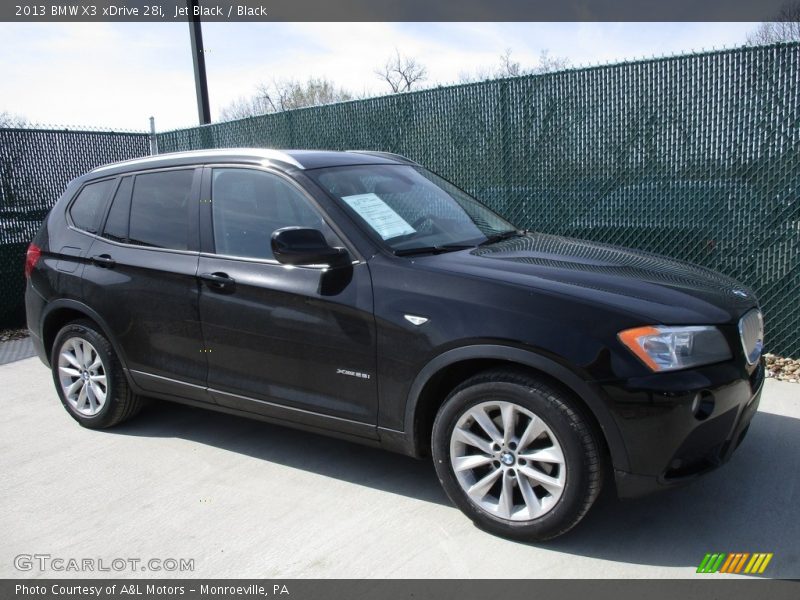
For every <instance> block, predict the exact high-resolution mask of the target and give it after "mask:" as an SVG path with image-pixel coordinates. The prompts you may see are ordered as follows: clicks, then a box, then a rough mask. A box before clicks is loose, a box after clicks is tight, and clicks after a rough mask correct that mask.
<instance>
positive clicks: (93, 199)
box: [69, 179, 114, 233]
mask: <svg viewBox="0 0 800 600" xmlns="http://www.w3.org/2000/svg"><path fill="white" fill-rule="evenodd" d="M113 187H114V180H113V179H106V180H105V181H98V182H97V183H90V184H88V185H85V186H83V189H82V190H81V192H80V194H78V197H77V198H75V201H74V202H73V203H72V206H71V207H70V209H69V216H70V217H71V218H72V223H73V224H74V225H75V227H77V228H78V229H83V230H84V231H88V232H90V233H97V231H98V229H99V228H100V221H101V220H102V218H103V214H104V213H105V210H106V202H107V201H108V196H109V194H110V193H111V189H112V188H113Z"/></svg>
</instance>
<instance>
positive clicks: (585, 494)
mask: <svg viewBox="0 0 800 600" xmlns="http://www.w3.org/2000/svg"><path fill="white" fill-rule="evenodd" d="M482 423H483V425H482ZM506 425H510V426H506ZM490 429H494V430H493V431H492V432H491V434H490V433H489V430H490ZM506 431H508V432H509V433H508V434H505V432H506ZM490 440H491V441H490ZM431 442H432V444H431V446H432V454H433V461H434V465H435V467H436V473H437V475H438V476H439V481H440V482H441V484H442V487H444V489H445V491H446V492H447V495H448V496H449V497H450V499H451V500H452V501H453V503H454V504H456V506H458V507H459V508H460V509H461V510H462V511H463V512H464V513H465V514H466V515H467V516H468V517H469V518H470V519H472V521H473V522H474V523H475V525H477V526H478V527H480V528H481V529H483V530H485V531H488V532H490V533H493V534H496V535H499V536H502V537H506V538H511V539H515V540H521V541H544V540H548V539H552V538H554V537H557V536H559V535H562V534H564V533H566V532H567V531H569V530H570V529H572V528H573V527H574V526H575V525H577V524H578V522H579V521H580V520H581V519H582V518H583V517H584V515H585V514H586V512H587V511H588V510H589V508H590V507H591V506H592V504H593V503H594V501H595V499H596V498H597V496H598V494H599V493H600V487H601V485H602V479H603V477H602V471H603V467H602V464H603V463H602V461H601V452H600V444H599V442H598V438H597V435H596V434H595V433H594V431H593V427H592V426H591V425H590V420H589V419H588V418H587V417H586V416H584V415H583V413H582V411H581V409H580V408H579V405H578V403H577V402H576V401H575V400H574V399H573V398H571V397H570V396H569V395H568V394H566V393H564V392H562V391H561V390H560V389H558V388H556V387H555V386H553V385H550V384H548V383H546V382H543V381H540V380H538V379H536V378H534V377H531V376H529V375H527V374H524V373H519V372H515V371H490V372H486V373H483V374H480V375H477V376H475V377H472V378H471V379H469V380H467V381H465V382H464V383H462V384H461V385H460V386H458V387H457V388H456V389H455V390H453V391H452V392H451V393H450V395H449V396H448V397H447V399H446V400H445V402H444V403H443V404H442V407H441V409H440V410H439V413H438V414H437V416H436V420H435V421H434V424H433V435H432V440H431ZM456 465H458V466H459V470H458V471H457V470H456ZM467 490H471V492H472V493H471V494H470V493H468V491H467ZM531 494H533V495H531Z"/></svg>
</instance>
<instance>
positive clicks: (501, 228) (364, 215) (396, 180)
mask: <svg viewBox="0 0 800 600" xmlns="http://www.w3.org/2000/svg"><path fill="white" fill-rule="evenodd" d="M306 173H307V174H308V175H309V176H311V177H312V178H313V179H314V180H315V181H316V182H317V183H319V184H320V185H321V186H322V188H323V189H325V190H326V191H327V192H328V193H330V194H331V195H332V196H333V197H334V198H336V199H338V200H340V201H341V202H342V203H343V204H344V205H345V206H346V207H347V208H348V209H349V210H350V211H352V212H353V213H355V215H356V217H358V219H359V220H360V221H361V222H362V223H363V224H364V225H365V226H366V227H367V228H368V229H369V230H371V231H372V232H373V233H375V234H376V235H377V236H378V237H379V238H380V239H381V240H383V241H384V242H385V243H386V244H387V245H388V246H389V247H390V248H391V249H392V250H393V251H395V253H398V254H403V253H412V252H413V251H414V250H420V251H425V250H429V251H438V250H447V249H457V248H463V247H470V246H476V245H479V244H484V243H487V242H490V241H492V240H493V239H495V238H496V237H499V236H506V235H512V234H514V233H516V231H517V230H516V228H515V227H514V226H513V225H512V224H511V223H509V222H508V221H506V220H505V219H503V218H502V217H500V216H499V215H497V214H495V213H493V212H492V211H491V210H489V209H488V208H486V207H485V206H484V205H483V204H481V203H480V202H478V201H477V200H475V199H474V198H472V197H471V196H469V195H468V194H466V193H465V192H463V191H461V190H460V189H458V188H457V187H455V186H454V185H452V184H451V183H448V182H447V181H445V180H444V179H442V178H441V177H438V176H437V175H434V174H433V173H431V172H430V171H427V170H425V169H423V168H421V167H414V166H407V165H357V166H349V167H331V168H327V169H316V170H313V171H307V172H306Z"/></svg>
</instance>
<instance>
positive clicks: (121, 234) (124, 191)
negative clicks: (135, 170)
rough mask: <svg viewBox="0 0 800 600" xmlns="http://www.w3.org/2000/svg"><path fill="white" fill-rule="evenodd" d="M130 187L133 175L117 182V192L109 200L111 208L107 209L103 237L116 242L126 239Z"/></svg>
mask: <svg viewBox="0 0 800 600" xmlns="http://www.w3.org/2000/svg"><path fill="white" fill-rule="evenodd" d="M132 189H133V177H126V178H125V179H123V180H122V183H120V184H119V187H118V188H117V193H116V194H114V200H112V202H111V209H110V210H109V211H108V218H107V219H106V226H105V228H104V229H103V237H106V238H108V239H110V240H115V241H117V242H127V241H128V216H129V215H130V212H131V190H132Z"/></svg>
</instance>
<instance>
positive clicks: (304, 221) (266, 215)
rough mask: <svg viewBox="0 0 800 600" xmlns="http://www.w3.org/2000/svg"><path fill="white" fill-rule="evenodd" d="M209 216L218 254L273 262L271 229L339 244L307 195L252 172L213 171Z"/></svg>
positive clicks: (269, 175) (270, 176)
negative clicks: (300, 230)
mask: <svg viewBox="0 0 800 600" xmlns="http://www.w3.org/2000/svg"><path fill="white" fill-rule="evenodd" d="M211 213H212V219H213V226H214V246H215V249H216V252H217V254H224V255H227V256H240V257H244V258H261V259H272V258H273V254H272V247H271V238H272V233H273V232H274V231H275V230H276V229H281V228H283V227H290V226H297V227H309V228H311V229H318V230H320V231H321V232H322V233H323V235H324V236H325V238H326V239H327V240H328V243H329V244H331V245H333V246H337V245H341V243H340V242H339V241H338V239H337V238H336V236H335V234H334V233H333V231H332V230H331V229H330V227H329V226H328V225H327V224H326V223H325V221H324V220H323V219H322V217H321V216H320V215H319V213H318V212H317V210H316V209H315V208H314V207H313V206H312V204H311V202H310V201H309V200H308V198H306V196H305V195H304V194H303V193H302V192H301V191H300V190H299V189H297V188H296V187H295V186H294V185H292V184H291V183H289V182H288V181H286V180H285V179H283V178H281V177H279V176H277V175H274V174H272V173H267V172H265V171H258V170H255V169H236V168H222V169H214V171H213V175H212V179H211Z"/></svg>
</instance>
